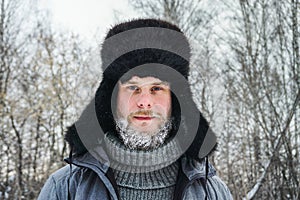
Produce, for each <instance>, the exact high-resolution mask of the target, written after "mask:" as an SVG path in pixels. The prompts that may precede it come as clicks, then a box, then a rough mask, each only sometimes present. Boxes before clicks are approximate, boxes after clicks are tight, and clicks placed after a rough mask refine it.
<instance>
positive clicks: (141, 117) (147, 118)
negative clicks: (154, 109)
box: [133, 116, 154, 121]
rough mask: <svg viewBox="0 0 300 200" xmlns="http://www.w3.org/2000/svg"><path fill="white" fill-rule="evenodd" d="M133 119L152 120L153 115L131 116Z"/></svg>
mask: <svg viewBox="0 0 300 200" xmlns="http://www.w3.org/2000/svg"><path fill="white" fill-rule="evenodd" d="M133 118H134V119H137V120H146V121H148V120H152V119H154V117H151V116H133Z"/></svg>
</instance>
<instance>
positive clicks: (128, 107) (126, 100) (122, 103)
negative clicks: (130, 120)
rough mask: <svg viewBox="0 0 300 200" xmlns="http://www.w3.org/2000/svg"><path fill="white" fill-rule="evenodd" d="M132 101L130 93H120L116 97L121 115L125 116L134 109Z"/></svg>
mask: <svg viewBox="0 0 300 200" xmlns="http://www.w3.org/2000/svg"><path fill="white" fill-rule="evenodd" d="M134 105H135V104H134V101H133V99H132V98H131V96H130V95H126V94H121V95H119V98H118V104H117V106H118V112H119V114H121V115H122V116H123V117H126V116H127V115H129V114H130V113H131V112H132V111H133V110H134Z"/></svg>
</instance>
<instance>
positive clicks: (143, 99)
mask: <svg viewBox="0 0 300 200" xmlns="http://www.w3.org/2000/svg"><path fill="white" fill-rule="evenodd" d="M136 104H137V106H138V107H139V108H142V109H150V108H151V107H152V105H153V102H152V97H151V94H147V93H141V94H140V95H139V97H138V98H137V101H136Z"/></svg>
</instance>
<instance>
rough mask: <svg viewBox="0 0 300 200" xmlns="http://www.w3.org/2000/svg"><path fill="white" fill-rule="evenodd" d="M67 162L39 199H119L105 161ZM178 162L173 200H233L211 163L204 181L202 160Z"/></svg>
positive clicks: (77, 159) (87, 158) (87, 157)
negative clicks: (178, 169) (178, 167)
mask: <svg viewBox="0 0 300 200" xmlns="http://www.w3.org/2000/svg"><path fill="white" fill-rule="evenodd" d="M102 152H103V151H102ZM104 157H105V156H103V158H104ZM66 161H67V162H69V164H70V165H68V166H65V167H63V168H61V169H59V170H58V171H56V172H55V173H53V174H52V175H51V176H50V177H49V179H48V180H47V182H46V183H45V185H44V187H43V189H42V190H41V192H40V195H39V197H38V199H39V200H46V199H57V200H67V199H76V200H81V199H82V200H87V199H101V200H105V199H114V200H117V199H119V198H118V192H117V189H116V185H115V182H114V179H113V178H111V177H112V171H111V169H110V168H109V167H108V163H109V162H108V160H102V161H101V162H99V161H98V160H97V159H95V158H94V157H93V156H92V155H91V154H90V153H86V154H84V155H82V156H79V157H74V158H73V159H72V161H70V160H68V159H66ZM71 163H72V164H71ZM180 163H181V166H180V171H179V175H178V180H177V184H176V189H175V192H174V200H175V199H188V200H193V199H205V196H207V199H218V200H220V199H224V200H227V199H228V200H230V199H232V197H231V194H230V191H229V189H228V188H227V186H226V185H225V184H224V183H223V182H222V180H221V179H220V178H219V177H218V176H217V175H216V171H215V169H214V168H213V167H212V166H211V165H210V164H209V165H208V174H207V179H206V170H205V169H206V167H205V165H206V162H205V161H203V162H197V161H195V160H190V159H187V158H186V157H182V158H181V160H180ZM71 166H72V167H71ZM71 170H72V172H71Z"/></svg>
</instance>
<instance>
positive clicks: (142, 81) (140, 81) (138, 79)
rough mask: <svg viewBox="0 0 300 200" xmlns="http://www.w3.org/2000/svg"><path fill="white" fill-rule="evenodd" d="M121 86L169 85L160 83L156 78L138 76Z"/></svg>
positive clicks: (163, 82)
mask: <svg viewBox="0 0 300 200" xmlns="http://www.w3.org/2000/svg"><path fill="white" fill-rule="evenodd" d="M122 84H138V85H146V84H147V85H148V84H151V85H152V84H153V85H156V84H163V85H169V83H168V82H165V81H162V80H160V79H158V78H155V77H152V76H147V77H142V78H141V77H138V76H133V77H132V78H131V79H129V80H128V81H125V82H123V83H122Z"/></svg>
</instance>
